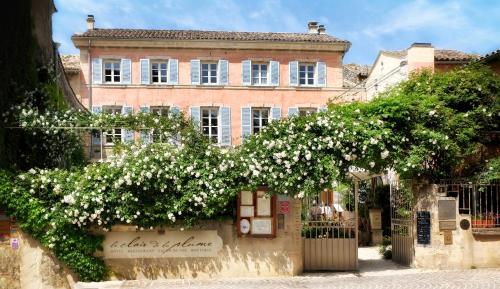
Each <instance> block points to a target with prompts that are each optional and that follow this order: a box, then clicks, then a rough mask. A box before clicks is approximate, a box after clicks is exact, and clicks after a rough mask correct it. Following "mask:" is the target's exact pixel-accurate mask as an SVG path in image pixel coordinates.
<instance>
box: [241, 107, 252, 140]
mask: <svg viewBox="0 0 500 289" xmlns="http://www.w3.org/2000/svg"><path fill="white" fill-rule="evenodd" d="M251 134H252V108H251V107H242V108H241V138H242V140H245V138H247V137H249V136H250V135H251Z"/></svg>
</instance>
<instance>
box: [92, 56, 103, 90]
mask: <svg viewBox="0 0 500 289" xmlns="http://www.w3.org/2000/svg"><path fill="white" fill-rule="evenodd" d="M92 83H96V84H98V83H102V59H101V58H92Z"/></svg>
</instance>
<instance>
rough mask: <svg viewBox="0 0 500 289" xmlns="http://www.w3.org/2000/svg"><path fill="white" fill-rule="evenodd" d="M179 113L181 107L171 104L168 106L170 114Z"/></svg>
mask: <svg viewBox="0 0 500 289" xmlns="http://www.w3.org/2000/svg"><path fill="white" fill-rule="evenodd" d="M180 113H181V109H180V108H179V107H178V106H175V105H172V106H171V107H170V114H171V115H178V114H180Z"/></svg>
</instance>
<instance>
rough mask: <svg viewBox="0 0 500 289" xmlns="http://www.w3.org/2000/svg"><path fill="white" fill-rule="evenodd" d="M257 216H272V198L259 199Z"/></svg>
mask: <svg viewBox="0 0 500 289" xmlns="http://www.w3.org/2000/svg"><path fill="white" fill-rule="evenodd" d="M257 216H265V217H270V216H271V198H269V197H267V198H266V197H265V196H263V197H258V198H257Z"/></svg>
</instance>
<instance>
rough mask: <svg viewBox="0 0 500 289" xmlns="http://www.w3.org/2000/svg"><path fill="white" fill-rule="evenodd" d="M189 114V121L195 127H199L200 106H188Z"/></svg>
mask: <svg viewBox="0 0 500 289" xmlns="http://www.w3.org/2000/svg"><path fill="white" fill-rule="evenodd" d="M189 114H190V116H191V121H192V122H193V124H194V125H195V126H196V127H200V107H199V106H192V107H190V108H189Z"/></svg>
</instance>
